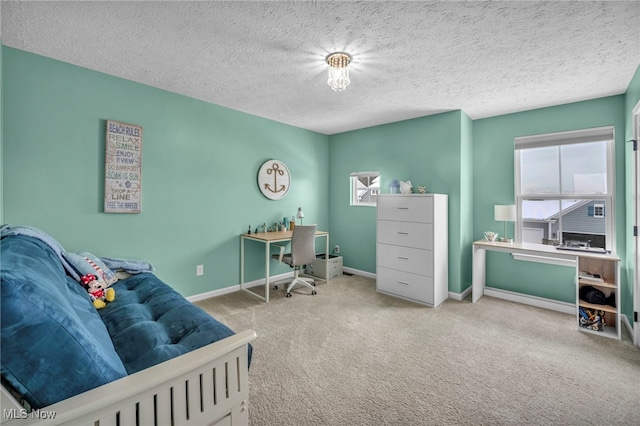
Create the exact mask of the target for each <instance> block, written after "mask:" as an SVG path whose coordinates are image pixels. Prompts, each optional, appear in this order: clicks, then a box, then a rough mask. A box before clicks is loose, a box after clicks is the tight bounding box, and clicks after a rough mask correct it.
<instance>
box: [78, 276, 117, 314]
mask: <svg viewBox="0 0 640 426" xmlns="http://www.w3.org/2000/svg"><path fill="white" fill-rule="evenodd" d="M80 281H81V282H82V285H83V286H84V287H85V288H86V289H87V292H88V293H89V296H90V297H91V300H92V301H93V306H95V308H96V309H102V308H104V307H105V306H107V303H106V302H113V301H114V300H115V298H116V291H115V290H114V289H112V288H106V286H105V285H103V283H102V281H100V280H98V277H96V276H95V275H93V274H86V275H83V276H82V277H81V278H80Z"/></svg>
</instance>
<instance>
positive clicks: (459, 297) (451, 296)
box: [449, 286, 471, 302]
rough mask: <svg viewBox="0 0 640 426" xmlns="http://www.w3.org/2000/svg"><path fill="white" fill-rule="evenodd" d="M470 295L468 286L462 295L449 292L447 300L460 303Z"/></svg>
mask: <svg viewBox="0 0 640 426" xmlns="http://www.w3.org/2000/svg"><path fill="white" fill-rule="evenodd" d="M470 294H471V286H469V287H468V288H467V289H466V290H465V291H463V292H462V293H454V292H452V291H450V292H449V299H453V300H457V301H459V302H461V301H463V300H464V299H466V298H467V296H469V295H470Z"/></svg>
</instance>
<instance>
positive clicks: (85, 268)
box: [64, 252, 118, 288]
mask: <svg viewBox="0 0 640 426" xmlns="http://www.w3.org/2000/svg"><path fill="white" fill-rule="evenodd" d="M64 257H65V258H66V259H67V262H69V264H71V266H72V267H73V269H75V270H76V271H77V272H78V275H80V276H81V277H82V276H84V275H87V274H93V275H95V276H96V277H98V281H100V282H101V283H102V284H103V286H104V287H105V288H106V287H109V286H110V285H112V284H114V283H115V282H116V281H118V277H116V274H115V273H114V272H113V271H112V270H111V269H109V268H107V266H106V265H105V264H104V262H103V261H102V260H100V258H99V257H98V256H95V255H93V254H91V253H88V252H83V253H65V255H64Z"/></svg>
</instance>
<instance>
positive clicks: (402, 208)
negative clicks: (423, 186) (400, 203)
mask: <svg viewBox="0 0 640 426" xmlns="http://www.w3.org/2000/svg"><path fill="white" fill-rule="evenodd" d="M398 210H409V207H398Z"/></svg>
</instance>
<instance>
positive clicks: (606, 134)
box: [515, 126, 615, 150]
mask: <svg viewBox="0 0 640 426" xmlns="http://www.w3.org/2000/svg"><path fill="white" fill-rule="evenodd" d="M614 137H615V135H614V130H613V126H606V127H595V128H592V129H584V130H571V131H568V132H559V133H547V134H543V135H534V136H521V137H517V138H515V149H516V150H522V149H531V148H543V147H548V146H558V145H571V144H577V143H588V142H604V141H610V140H613V139H614Z"/></svg>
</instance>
